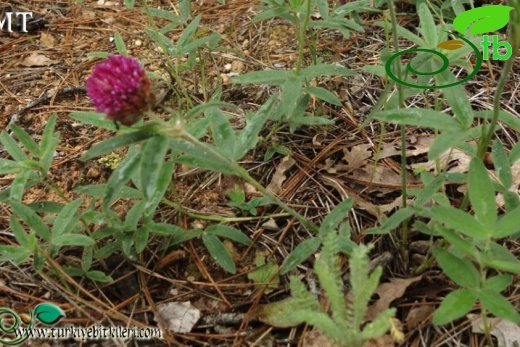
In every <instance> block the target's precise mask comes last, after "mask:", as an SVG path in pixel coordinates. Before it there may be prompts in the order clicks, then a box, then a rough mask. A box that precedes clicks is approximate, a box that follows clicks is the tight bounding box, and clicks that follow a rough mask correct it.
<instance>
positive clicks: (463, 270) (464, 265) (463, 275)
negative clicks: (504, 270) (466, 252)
mask: <svg viewBox="0 0 520 347" xmlns="http://www.w3.org/2000/svg"><path fill="white" fill-rule="evenodd" d="M433 255H434V256H435V258H436V259H437V262H438V263H439V265H440V267H441V268H442V270H443V271H444V272H445V273H446V275H448V277H449V278H451V280H452V281H454V282H455V283H457V284H458V285H459V286H461V287H465V288H470V289H473V288H478V287H479V285H480V275H479V272H478V271H477V269H475V267H474V266H473V264H472V263H471V262H470V261H468V260H466V259H461V258H459V257H457V256H455V255H454V254H453V253H451V252H448V251H446V250H444V249H443V248H440V247H436V248H434V250H433Z"/></svg>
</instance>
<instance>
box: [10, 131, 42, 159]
mask: <svg viewBox="0 0 520 347" xmlns="http://www.w3.org/2000/svg"><path fill="white" fill-rule="evenodd" d="M11 130H12V131H13V133H14V134H15V135H16V138H17V139H18V140H19V141H20V142H21V143H22V145H24V147H25V148H26V149H27V150H28V151H29V153H30V154H31V155H32V156H34V157H38V156H39V155H40V147H39V146H38V144H37V143H36V141H34V140H33V138H32V137H31V135H29V134H28V133H27V132H26V131H25V130H24V129H22V128H21V127H19V126H18V125H16V124H11Z"/></svg>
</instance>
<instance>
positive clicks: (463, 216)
mask: <svg viewBox="0 0 520 347" xmlns="http://www.w3.org/2000/svg"><path fill="white" fill-rule="evenodd" d="M493 202H494V200H493ZM430 212H431V214H432V216H433V217H434V218H435V219H436V220H438V221H440V222H442V223H444V224H446V226H448V227H449V228H452V229H454V230H455V231H457V232H459V233H463V234H465V235H467V236H470V237H473V238H475V239H477V240H486V239H487V238H488V237H489V232H490V231H489V232H488V230H486V229H485V228H484V226H483V225H482V224H481V223H480V222H479V221H478V220H476V219H475V218H473V217H472V216H471V215H469V214H467V213H465V212H463V211H461V210H459V209H456V208H454V207H451V206H434V207H432V208H431V209H430Z"/></svg>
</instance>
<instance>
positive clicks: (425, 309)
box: [406, 305, 435, 330]
mask: <svg viewBox="0 0 520 347" xmlns="http://www.w3.org/2000/svg"><path fill="white" fill-rule="evenodd" d="M433 311H435V307H433V306H431V305H420V306H415V307H413V308H412V309H411V310H410V312H408V315H407V316H406V325H407V326H408V330H412V329H414V328H415V327H417V326H418V325H419V324H421V323H425V322H427V320H428V319H429V318H430V316H431V314H432V313H433Z"/></svg>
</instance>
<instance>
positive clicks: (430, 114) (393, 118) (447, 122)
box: [373, 108, 461, 131]
mask: <svg viewBox="0 0 520 347" xmlns="http://www.w3.org/2000/svg"><path fill="white" fill-rule="evenodd" d="M373 116H374V117H375V118H377V119H379V120H382V121H385V122H390V123H396V124H401V125H414V126H417V127H427V128H432V129H439V130H452V131H454V130H456V129H461V126H460V124H459V123H458V122H457V121H456V120H455V119H454V118H453V117H451V116H449V115H447V114H445V113H443V112H439V111H434V110H430V109H423V108H407V109H395V110H388V111H381V112H376V113H374V114H373Z"/></svg>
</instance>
